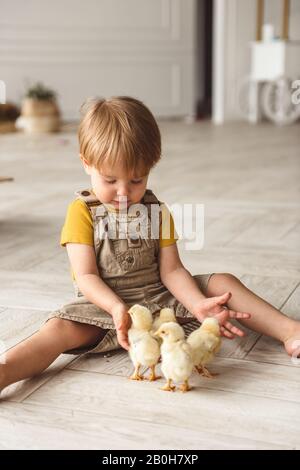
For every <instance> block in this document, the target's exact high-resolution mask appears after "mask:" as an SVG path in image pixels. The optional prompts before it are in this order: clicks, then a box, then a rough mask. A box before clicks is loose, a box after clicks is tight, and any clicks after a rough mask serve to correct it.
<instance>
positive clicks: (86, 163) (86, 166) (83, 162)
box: [79, 153, 91, 175]
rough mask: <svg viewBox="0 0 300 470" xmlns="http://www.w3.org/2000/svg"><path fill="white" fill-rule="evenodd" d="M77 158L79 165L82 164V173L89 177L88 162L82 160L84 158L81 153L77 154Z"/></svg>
mask: <svg viewBox="0 0 300 470" xmlns="http://www.w3.org/2000/svg"><path fill="white" fill-rule="evenodd" d="M79 157H80V160H81V163H82V165H83V168H84V171H85V172H86V174H87V175H90V174H91V172H90V165H89V164H88V162H87V161H86V159H85V158H84V156H83V155H81V153H80V154H79Z"/></svg>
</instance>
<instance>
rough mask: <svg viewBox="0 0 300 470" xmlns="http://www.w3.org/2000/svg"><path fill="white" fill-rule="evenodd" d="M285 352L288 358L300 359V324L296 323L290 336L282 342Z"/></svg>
mask: <svg viewBox="0 0 300 470" xmlns="http://www.w3.org/2000/svg"><path fill="white" fill-rule="evenodd" d="M283 344H284V347H285V350H286V352H287V353H288V355H289V356H293V357H295V358H297V357H300V323H299V322H296V326H295V329H294V330H293V332H292V334H291V335H290V336H288V337H287V338H286V339H285V340H284V341H283Z"/></svg>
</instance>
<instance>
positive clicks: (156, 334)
mask: <svg viewBox="0 0 300 470" xmlns="http://www.w3.org/2000/svg"><path fill="white" fill-rule="evenodd" d="M153 336H155V337H156V338H159V337H160V331H159V330H157V331H155V333H153Z"/></svg>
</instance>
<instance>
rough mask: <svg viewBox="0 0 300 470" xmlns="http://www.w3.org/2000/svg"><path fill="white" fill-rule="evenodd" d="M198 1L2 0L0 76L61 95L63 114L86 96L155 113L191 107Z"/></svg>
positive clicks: (10, 94)
mask: <svg viewBox="0 0 300 470" xmlns="http://www.w3.org/2000/svg"><path fill="white" fill-rule="evenodd" d="M195 3H196V0H85V1H82V0H51V1H50V0H26V1H25V0H0V57H1V67H0V80H1V79H2V80H4V81H5V83H6V87H7V98H8V99H10V100H13V101H17V102H19V101H20V99H21V97H22V95H23V93H24V90H25V87H26V81H28V80H29V81H31V82H35V81H37V80H41V81H43V82H44V83H45V84H46V85H48V86H50V87H53V88H54V89H56V90H57V91H58V93H59V98H60V105H61V108H62V110H63V113H64V117H65V118H68V119H76V118H78V109H79V106H80V104H81V103H82V102H83V100H84V99H85V98H86V97H88V96H95V95H101V96H111V95H120V94H128V95H132V96H135V97H137V98H140V99H142V100H144V101H145V102H146V104H147V105H148V106H150V107H151V109H152V110H153V111H154V113H155V114H156V115H157V116H185V115H192V114H193V113H194V109H195V102H196V97H195V58H196V57H195V56H196V49H195V45H196V40H195V24H196V15H195Z"/></svg>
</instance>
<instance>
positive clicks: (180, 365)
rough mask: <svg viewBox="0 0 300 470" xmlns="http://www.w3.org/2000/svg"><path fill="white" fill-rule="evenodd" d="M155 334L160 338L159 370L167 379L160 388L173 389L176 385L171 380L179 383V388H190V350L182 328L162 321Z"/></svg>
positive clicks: (183, 389) (187, 389)
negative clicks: (160, 360)
mask: <svg viewBox="0 0 300 470" xmlns="http://www.w3.org/2000/svg"><path fill="white" fill-rule="evenodd" d="M155 336H158V337H160V338H161V339H162V341H163V343H162V346H161V357H162V362H161V370H162V372H163V374H164V376H165V378H166V379H167V383H166V385H165V386H164V387H163V388H162V389H161V390H165V391H172V392H173V391H174V390H176V387H175V386H174V385H172V381H174V382H179V383H181V386H180V390H181V391H182V392H188V391H189V390H191V388H190V386H189V383H188V379H189V377H190V375H191V373H192V371H193V367H194V365H193V358H192V350H191V347H190V345H189V344H187V342H186V341H185V336H184V330H183V328H182V327H181V326H180V325H179V324H178V323H175V322H167V323H163V324H162V325H161V326H160V327H159V329H158V330H157V331H156V332H155Z"/></svg>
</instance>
